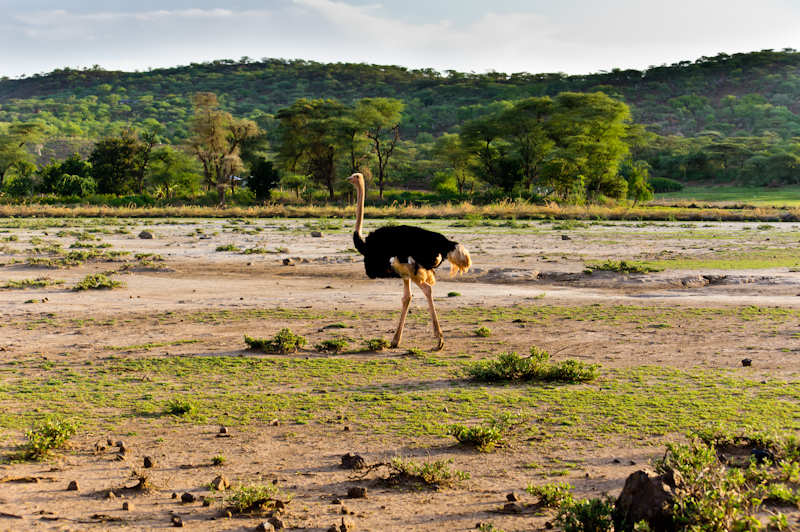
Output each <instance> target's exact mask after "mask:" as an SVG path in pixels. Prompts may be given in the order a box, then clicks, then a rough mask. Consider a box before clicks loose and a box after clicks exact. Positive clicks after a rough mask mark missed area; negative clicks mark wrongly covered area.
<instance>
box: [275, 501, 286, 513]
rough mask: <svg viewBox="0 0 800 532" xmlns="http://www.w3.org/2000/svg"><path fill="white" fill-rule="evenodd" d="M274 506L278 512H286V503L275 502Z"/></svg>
mask: <svg viewBox="0 0 800 532" xmlns="http://www.w3.org/2000/svg"><path fill="white" fill-rule="evenodd" d="M272 505H273V506H274V507H275V510H276V511H277V512H284V511H286V503H285V502H283V501H274V502H273V503H272Z"/></svg>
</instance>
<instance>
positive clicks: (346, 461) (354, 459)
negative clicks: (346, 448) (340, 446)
mask: <svg viewBox="0 0 800 532" xmlns="http://www.w3.org/2000/svg"><path fill="white" fill-rule="evenodd" d="M342 467H343V468H344V469H364V468H365V467H367V462H366V461H365V460H364V459H363V458H362V457H360V456H359V455H357V454H353V453H347V454H345V455H343V456H342Z"/></svg>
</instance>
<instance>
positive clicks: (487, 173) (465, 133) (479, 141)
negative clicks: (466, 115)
mask: <svg viewBox="0 0 800 532" xmlns="http://www.w3.org/2000/svg"><path fill="white" fill-rule="evenodd" d="M461 139H462V142H463V144H464V146H465V147H466V148H467V149H468V150H469V151H470V152H471V153H472V154H473V155H474V156H475V161H476V164H475V165H474V168H475V171H476V173H477V175H478V176H479V177H480V178H481V179H482V180H483V181H485V182H486V183H488V184H489V185H493V186H500V166H499V161H500V159H501V158H503V157H504V156H505V155H506V153H508V151H509V149H510V146H509V144H508V143H507V142H505V140H504V139H503V128H502V126H501V125H500V123H499V122H498V120H497V119H496V117H495V116H485V117H481V118H476V119H474V120H470V121H468V122H465V123H464V125H463V126H461Z"/></svg>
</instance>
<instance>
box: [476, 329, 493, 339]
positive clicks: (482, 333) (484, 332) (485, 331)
mask: <svg viewBox="0 0 800 532" xmlns="http://www.w3.org/2000/svg"><path fill="white" fill-rule="evenodd" d="M491 335H492V330H491V329H490V328H489V327H479V328H477V329H475V336H480V337H482V338H487V337H489V336H491Z"/></svg>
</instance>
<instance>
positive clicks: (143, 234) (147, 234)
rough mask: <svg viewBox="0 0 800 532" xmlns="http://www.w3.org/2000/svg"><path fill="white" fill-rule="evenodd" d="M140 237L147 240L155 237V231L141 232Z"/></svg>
mask: <svg viewBox="0 0 800 532" xmlns="http://www.w3.org/2000/svg"><path fill="white" fill-rule="evenodd" d="M139 238H143V239H145V240H151V239H152V238H153V233H151V232H150V231H142V232H141V233H139Z"/></svg>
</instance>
